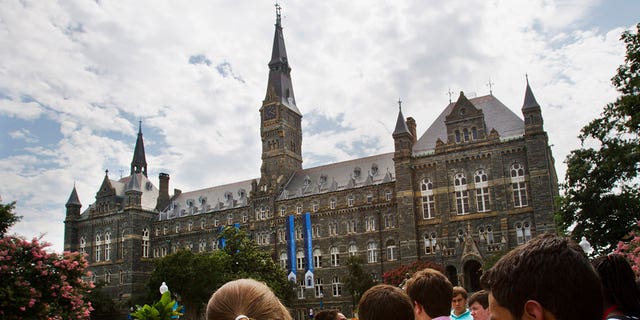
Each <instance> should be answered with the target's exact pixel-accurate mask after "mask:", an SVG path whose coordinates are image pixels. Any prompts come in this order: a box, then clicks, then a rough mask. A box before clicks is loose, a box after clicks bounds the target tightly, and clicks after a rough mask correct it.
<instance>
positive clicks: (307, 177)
mask: <svg viewBox="0 0 640 320" xmlns="http://www.w3.org/2000/svg"><path fill="white" fill-rule="evenodd" d="M310 184H311V178H309V176H305V177H304V186H305V187H308V186H309V185H310Z"/></svg>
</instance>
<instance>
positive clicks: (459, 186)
mask: <svg viewBox="0 0 640 320" xmlns="http://www.w3.org/2000/svg"><path fill="white" fill-rule="evenodd" d="M453 186H454V190H455V193H456V209H457V211H458V214H467V213H469V190H467V177H465V175H464V173H458V174H456V176H455V178H454V181H453Z"/></svg>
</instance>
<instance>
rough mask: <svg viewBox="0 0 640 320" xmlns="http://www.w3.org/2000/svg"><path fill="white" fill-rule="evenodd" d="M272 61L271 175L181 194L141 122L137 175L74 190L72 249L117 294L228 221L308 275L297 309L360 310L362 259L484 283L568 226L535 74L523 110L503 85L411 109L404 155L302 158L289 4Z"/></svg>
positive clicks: (404, 126)
mask: <svg viewBox="0 0 640 320" xmlns="http://www.w3.org/2000/svg"><path fill="white" fill-rule="evenodd" d="M268 66H269V76H268V81H267V89H266V96H265V98H264V101H263V102H262V105H261V106H260V108H259V112H260V114H261V122H260V136H261V138H262V166H261V169H260V176H259V177H257V178H255V179H251V180H246V181H240V182H236V183H232V184H228V185H221V186H214V187H211V188H206V189H202V190H193V191H189V192H181V191H180V190H178V189H175V190H174V192H173V194H170V193H169V175H168V174H165V173H161V174H160V175H159V184H158V187H156V185H154V183H153V182H151V181H150V179H149V178H148V177H147V162H146V158H145V152H144V142H143V136H142V129H141V128H140V129H139V132H138V139H137V141H136V145H135V149H134V155H133V161H132V163H131V171H130V175H129V176H127V177H124V178H121V179H119V180H114V179H111V178H110V177H109V174H108V171H107V172H106V174H105V177H104V180H103V181H102V184H101V186H100V188H99V190H98V192H97V193H96V198H95V199H96V200H95V202H94V203H93V204H91V205H89V207H88V208H87V209H86V210H84V211H83V212H82V211H81V207H82V205H81V203H80V201H79V198H78V195H77V192H76V189H75V187H74V189H73V191H72V193H71V196H70V197H69V200H68V202H67V204H66V208H67V210H66V219H65V245H64V249H65V250H72V251H82V252H85V253H87V254H88V257H89V261H90V267H89V269H90V270H91V271H92V272H93V277H94V278H95V279H94V280H103V281H104V282H106V287H105V290H106V291H107V292H108V293H109V294H110V295H111V296H112V297H114V298H115V299H122V300H126V299H127V298H128V297H130V296H131V295H133V294H136V293H138V292H142V291H143V290H144V287H145V285H146V279H147V277H148V275H149V273H150V272H151V271H152V269H151V268H152V261H153V259H154V258H158V257H162V256H165V255H167V254H170V253H173V252H176V251H177V250H178V249H180V248H187V249H190V250H193V251H197V252H207V251H212V250H216V249H217V248H218V245H219V243H218V241H216V238H217V234H218V232H219V231H220V227H221V226H228V225H235V226H237V227H239V228H244V229H246V230H247V231H248V232H249V234H250V235H251V236H252V238H253V239H254V240H255V241H256V242H257V243H258V244H259V245H261V246H262V247H263V248H264V250H268V251H270V252H271V253H272V254H273V257H274V259H276V260H277V261H278V262H279V263H280V264H282V266H283V267H285V269H286V270H287V272H288V277H289V278H290V279H291V280H292V281H295V282H296V283H297V284H298V285H299V289H298V300H297V303H296V306H295V307H294V308H293V310H292V311H293V313H294V315H295V317H296V318H298V319H303V318H305V317H308V312H309V309H315V308H318V307H320V306H321V305H322V306H323V307H333V308H339V309H342V310H343V312H344V313H345V314H347V315H350V314H351V312H352V301H351V297H350V296H349V294H348V292H347V291H346V289H345V288H344V285H343V281H344V278H345V276H346V266H345V264H346V261H347V260H348V258H349V257H350V256H353V255H358V256H361V257H362V258H363V260H364V268H365V269H366V270H367V272H370V273H371V275H372V276H374V277H375V278H376V279H381V275H382V273H383V272H385V271H388V270H390V269H393V268H395V267H398V266H400V265H402V264H405V265H408V264H411V263H412V262H414V261H416V260H430V261H433V262H436V263H438V264H441V265H442V266H443V267H444V268H445V270H446V274H447V276H448V277H449V279H450V280H451V281H452V282H453V283H454V284H457V285H462V286H464V287H466V288H467V289H468V290H469V291H475V290H477V289H478V288H479V283H478V279H479V275H480V274H481V272H482V265H483V264H484V263H485V262H486V261H487V260H488V259H490V258H491V257H492V255H494V254H496V253H503V252H505V251H506V250H509V249H511V248H514V247H515V246H517V245H519V244H522V243H524V242H526V241H528V240H529V239H531V237H533V236H534V235H536V234H539V233H543V232H555V225H554V223H553V213H554V197H555V196H557V195H558V185H557V177H556V172H555V168H554V159H553V156H552V155H551V149H550V147H549V142H548V136H547V133H546V132H545V131H544V126H543V118H542V113H541V108H540V106H539V105H538V103H537V101H536V99H535V96H534V95H533V92H532V90H531V88H530V86H529V84H528V82H527V84H526V88H525V93H524V103H523V106H522V109H521V110H522V118H520V117H519V116H518V115H516V114H515V113H513V112H512V111H511V110H510V109H509V108H507V107H506V106H505V105H504V104H502V103H501V102H500V101H499V100H498V99H497V98H496V97H494V96H493V95H492V94H490V95H487V96H481V97H476V98H471V99H468V98H467V97H465V95H464V94H463V93H462V92H461V93H460V96H459V98H458V99H457V101H455V102H453V103H450V104H449V105H448V106H446V107H445V108H444V110H443V111H442V113H441V114H440V115H439V117H438V118H437V119H436V120H435V121H434V122H433V123H432V124H431V125H430V126H429V127H428V129H427V130H426V131H425V132H424V133H423V134H422V135H421V136H420V137H418V135H417V132H416V127H417V126H416V122H415V120H414V119H413V118H410V117H409V118H405V117H404V115H403V114H402V109H401V108H400V110H399V112H398V116H397V119H396V125H395V130H394V132H393V134H392V136H391V137H389V138H390V139H393V140H394V143H395V144H394V151H393V152H391V153H385V154H378V155H373V156H369V157H365V158H360V159H355V160H350V161H345V162H339V163H332V164H328V165H324V166H319V167H314V168H303V166H302V151H301V149H302V127H301V119H302V113H301V112H300V109H298V107H297V104H296V99H295V95H294V93H293V85H292V80H291V74H290V72H291V68H290V66H289V63H288V59H287V53H286V50H285V43H284V38H283V33H282V26H281V21H280V15H279V14H277V20H276V25H275V35H274V40H273V50H272V55H271V60H270V61H269V64H268ZM522 119H524V120H522ZM388 121H393V119H388Z"/></svg>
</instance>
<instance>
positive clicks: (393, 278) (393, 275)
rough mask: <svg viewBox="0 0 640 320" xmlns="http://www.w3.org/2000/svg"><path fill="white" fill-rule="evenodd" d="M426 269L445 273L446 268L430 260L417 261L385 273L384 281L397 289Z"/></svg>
mask: <svg viewBox="0 0 640 320" xmlns="http://www.w3.org/2000/svg"><path fill="white" fill-rule="evenodd" d="M425 268H432V269H436V270H438V271H440V272H442V273H444V268H443V267H442V266H441V265H439V264H436V263H434V262H431V261H428V260H416V261H414V262H413V263H411V264H410V265H408V266H406V265H401V266H399V267H397V268H394V269H391V270H389V271H387V272H385V273H384V274H383V275H382V279H383V281H384V283H386V284H390V285H392V286H396V287H397V286H400V285H401V284H402V283H404V282H405V281H406V280H407V279H408V278H409V277H411V276H412V275H413V274H414V273H415V272H416V271H418V270H422V269H425Z"/></svg>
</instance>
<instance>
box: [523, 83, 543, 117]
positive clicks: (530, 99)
mask: <svg viewBox="0 0 640 320" xmlns="http://www.w3.org/2000/svg"><path fill="white" fill-rule="evenodd" d="M525 77H526V79H527V88H526V89H525V92H524V102H523V103H522V110H523V111H524V110H525V109H532V108H538V109H540V105H539V104H538V101H536V97H535V96H534V95H533V91H532V90H531V86H529V75H525Z"/></svg>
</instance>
